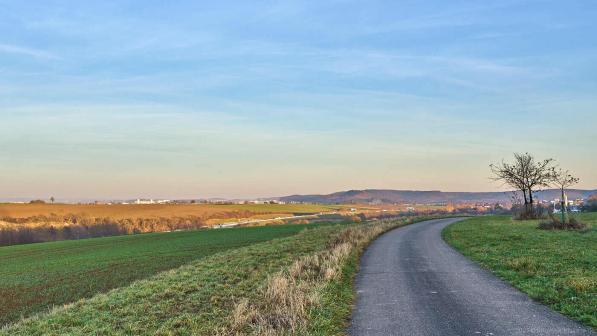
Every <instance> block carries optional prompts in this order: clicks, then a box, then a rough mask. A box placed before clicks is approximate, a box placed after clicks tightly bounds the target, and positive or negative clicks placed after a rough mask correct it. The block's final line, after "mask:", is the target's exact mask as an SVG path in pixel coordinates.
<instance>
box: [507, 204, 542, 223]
mask: <svg viewBox="0 0 597 336" xmlns="http://www.w3.org/2000/svg"><path fill="white" fill-rule="evenodd" d="M545 213H546V211H545V209H544V208H543V207H539V206H534V207H529V208H523V207H521V208H519V209H517V210H515V211H514V217H513V218H514V219H515V220H532V219H545V218H546V217H545Z"/></svg>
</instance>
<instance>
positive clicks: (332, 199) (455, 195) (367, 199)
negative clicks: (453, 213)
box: [279, 189, 597, 204]
mask: <svg viewBox="0 0 597 336" xmlns="http://www.w3.org/2000/svg"><path fill="white" fill-rule="evenodd" d="M596 192H597V190H582V189H570V190H567V194H568V198H569V199H576V198H584V199H586V198H588V197H589V196H590V195H591V194H594V193H596ZM559 195H560V191H559V190H557V189H548V190H544V191H540V192H538V193H537V194H536V196H537V198H538V199H542V200H543V199H545V200H553V199H555V198H559ZM511 196H512V192H443V191H439V190H431V191H418V190H385V189H366V190H349V191H341V192H336V193H333V194H328V195H292V196H285V197H280V198H279V200H280V201H284V202H309V203H324V204H340V203H344V204H346V203H418V204H431V203H445V202H453V203H468V202H490V203H498V202H499V203H509V202H510V201H511Z"/></svg>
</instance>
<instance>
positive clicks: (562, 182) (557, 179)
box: [552, 168, 580, 223]
mask: <svg viewBox="0 0 597 336" xmlns="http://www.w3.org/2000/svg"><path fill="white" fill-rule="evenodd" d="M578 181H580V179H579V178H577V177H574V176H572V174H570V171H568V170H563V169H562V168H560V169H558V170H557V171H555V172H554V175H553V178H552V183H553V185H554V186H556V187H558V188H559V189H560V191H561V192H562V197H561V199H560V204H561V211H562V223H566V218H567V209H566V208H567V204H566V203H567V199H566V188H569V187H571V186H573V185H575V184H577V183H578Z"/></svg>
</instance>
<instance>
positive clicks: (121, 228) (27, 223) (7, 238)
mask: <svg viewBox="0 0 597 336" xmlns="http://www.w3.org/2000/svg"><path fill="white" fill-rule="evenodd" d="M349 210H350V208H346V207H345V206H327V205H312V204H288V205H287V204H221V205H220V204H147V205H145V204H141V205H135V204H115V205H108V204H97V205H96V204H76V205H75V204H0V246H2V245H15V244H25V243H35V242H44V241H55V240H68V239H82V238H91V237H103V236H116V235H123V234H133V233H145V232H160V231H175V230H190V229H199V228H203V227H210V226H213V225H216V224H221V223H224V222H236V221H250V220H256V219H275V218H277V217H289V216H293V215H305V214H316V213H322V212H325V213H329V212H336V211H341V212H346V211H349Z"/></svg>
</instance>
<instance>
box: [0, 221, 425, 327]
mask: <svg viewBox="0 0 597 336" xmlns="http://www.w3.org/2000/svg"><path fill="white" fill-rule="evenodd" d="M423 219H424V218H417V219H413V218H409V219H407V218H403V219H399V220H398V219H397V220H389V221H378V222H370V223H359V224H336V225H319V226H317V225H309V226H308V228H307V229H305V230H302V231H301V232H300V233H298V234H294V235H288V234H290V233H292V232H296V231H295V230H296V229H299V228H300V229H303V228H304V227H300V226H288V225H283V226H273V227H264V228H255V229H239V231H234V230H225V231H217V232H225V233H231V232H236V233H240V232H241V231H240V230H245V231H246V232H249V231H250V230H254V231H252V232H260V231H259V230H283V231H284V232H283V233H280V235H281V236H283V235H285V234H286V235H287V236H286V237H281V238H276V239H272V240H270V241H267V242H262V243H255V244H251V245H248V246H245V247H240V248H237V249H228V250H223V251H222V252H220V253H213V254H211V255H208V256H205V257H204V258H199V259H196V260H192V261H190V262H188V263H186V264H185V265H183V266H181V267H179V268H175V269H172V270H169V271H166V272H161V273H159V274H157V275H154V276H151V277H149V278H146V279H144V280H139V281H136V282H133V283H132V284H130V285H128V286H123V287H121V288H117V289H114V290H112V291H110V292H108V293H106V294H97V295H95V296H93V297H92V298H88V299H83V300H80V301H77V302H74V303H72V304H69V305H66V306H63V307H58V308H56V309H54V310H53V311H51V312H46V313H41V314H38V315H34V316H32V317H30V318H28V319H25V320H21V321H20V322H18V323H17V324H13V325H8V326H6V327H5V328H3V329H2V330H0V335H47V334H51V335H62V334H69V335H87V334H94V335H131V334H144V335H190V334H192V335H234V334H243V335H245V334H246V335H263V334H268V335H307V334H308V335H343V334H344V330H345V328H346V325H347V322H348V318H349V317H350V312H351V306H352V300H353V297H354V293H353V292H352V280H353V277H354V275H355V274H356V271H357V265H358V256H359V255H360V252H361V251H362V249H363V248H364V247H365V246H366V245H367V244H368V243H369V242H370V241H371V240H372V239H374V238H375V237H376V236H377V235H378V234H380V233H382V232H384V231H386V230H388V229H391V228H394V227H397V226H402V225H406V224H408V223H411V222H413V221H418V220H423ZM211 232H216V231H211ZM276 232H277V231H276ZM185 233H186V234H188V232H185ZM269 233H270V235H272V234H273V233H272V232H271V231H270V232H269ZM147 236H155V235H147ZM166 236H167V235H166ZM122 238H126V237H120V239H122ZM212 239H213V237H212ZM95 240H101V239H95ZM89 241H94V240H89ZM81 242H84V241H78V243H81ZM67 243H68V242H67ZM57 244H59V243H51V244H40V245H38V246H42V245H48V246H52V245H57ZM30 246H34V245H30ZM20 247H21V248H26V247H28V246H20ZM0 250H1V249H0ZM148 254H151V255H154V256H155V255H156V254H157V253H154V252H148ZM147 257H149V258H150V256H147ZM54 259H56V260H58V259H61V258H60V257H59V254H56V255H54ZM140 266H141V267H146V266H143V264H140ZM33 272H35V271H33Z"/></svg>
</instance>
